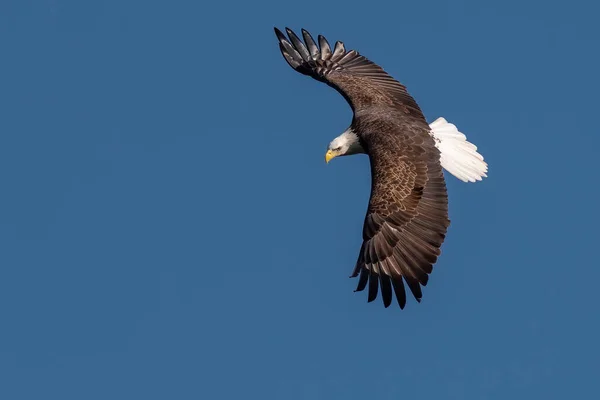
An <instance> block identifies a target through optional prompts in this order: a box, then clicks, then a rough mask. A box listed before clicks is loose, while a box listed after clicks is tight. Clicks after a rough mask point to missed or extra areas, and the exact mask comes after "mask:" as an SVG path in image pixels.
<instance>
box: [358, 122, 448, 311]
mask: <svg viewBox="0 0 600 400" xmlns="http://www.w3.org/2000/svg"><path fill="white" fill-rule="evenodd" d="M394 126H396V128H393V127H392V125H385V124H384V125H383V128H382V129H384V130H385V132H378V133H377V134H372V135H366V137H365V139H364V140H365V142H366V145H367V147H368V149H369V158H370V160H371V176H372V183H371V185H372V187H371V198H370V200H369V208H368V211H367V215H366V217H365V223H364V228H363V244H362V247H361V249H360V254H359V256H358V261H357V263H356V267H355V269H354V272H353V274H352V276H353V277H355V276H358V275H359V274H360V278H359V281H358V287H357V289H356V290H357V291H361V290H363V289H365V287H366V286H367V283H368V285H369V294H368V301H373V300H375V298H376V297H377V292H378V287H381V295H382V298H383V303H384V305H385V307H388V306H389V305H390V304H391V301H392V289H393V291H394V292H395V294H396V298H397V300H398V304H399V305H400V308H404V306H405V304H406V294H405V290H404V285H403V283H402V281H403V280H404V282H406V285H407V286H408V287H409V289H410V291H411V292H412V294H413V295H414V297H415V299H417V301H420V299H421V297H422V293H421V287H420V285H423V286H425V285H426V284H427V280H428V274H430V273H431V271H432V269H433V264H434V263H435V262H436V260H437V257H438V256H439V255H440V246H441V245H442V242H443V241H444V238H445V234H446V230H447V228H448V226H449V224H450V220H449V219H448V196H447V193H446V183H445V181H444V176H443V174H442V167H441V165H440V162H439V157H440V156H439V152H438V150H437V149H436V148H435V145H434V143H433V140H431V138H430V137H429V134H428V132H427V130H426V128H423V126H422V125H421V124H420V123H418V122H417V121H414V122H410V121H409V122H405V123H402V124H400V125H399V126H398V125H397V124H395V125H394ZM394 129H396V130H398V131H394ZM399 131H401V132H399Z"/></svg>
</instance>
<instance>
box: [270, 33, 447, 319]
mask: <svg viewBox="0 0 600 400" xmlns="http://www.w3.org/2000/svg"><path fill="white" fill-rule="evenodd" d="M286 32H287V34H288V37H286V36H285V35H284V34H283V33H282V32H280V31H279V30H278V29H277V28H275V33H276V35H277V38H278V39H279V46H280V49H281V52H282V54H283V56H284V57H285V59H286V60H287V62H288V63H289V64H290V66H291V67H292V68H294V69H295V70H296V71H298V72H300V73H303V74H305V75H309V76H311V77H313V78H315V79H317V80H319V81H321V82H325V83H326V84H328V85H329V86H331V87H333V88H335V89H336V90H337V91H338V92H340V93H341V94H342V95H343V96H344V98H346V100H347V101H348V103H350V106H351V107H352V110H353V111H354V117H353V120H352V125H351V129H352V131H354V132H355V133H356V134H357V135H358V137H359V140H360V144H361V145H362V147H363V148H364V150H365V152H366V153H367V154H368V155H369V159H370V163H371V177H372V184H371V197H370V200H369V206H368V209H367V215H366V217H365V222H364V227H363V244H362V246H361V249H360V253H359V256H358V261H357V263H356V267H355V269H354V271H353V273H352V277H356V276H358V277H359V279H358V286H357V289H356V290H357V291H361V290H363V289H365V288H366V287H367V285H368V287H369V290H368V301H373V300H375V298H376V297H377V293H378V290H379V289H380V290H381V295H382V298H383V303H384V305H385V307H388V306H389V305H390V304H391V302H392V291H393V292H394V293H395V295H396V299H397V301H398V304H399V306H400V308H404V306H405V304H406V294H405V289H404V285H403V282H402V281H403V280H404V282H405V283H406V285H407V286H408V288H409V289H410V291H411V292H412V294H413V296H414V297H415V299H417V301H420V299H421V297H422V294H421V285H422V286H425V285H426V284H427V280H428V276H429V274H430V273H431V271H432V268H433V264H434V263H435V262H436V260H437V257H438V256H439V255H440V246H441V245H442V242H443V241H444V237H445V234H446V230H447V228H448V226H449V224H450V220H449V219H448V196H447V194H446V183H445V181H444V175H443V173H442V166H441V164H440V153H439V150H438V149H437V148H436V146H435V143H434V139H433V138H432V137H431V136H430V134H429V131H430V128H429V125H428V124H427V122H426V121H425V118H424V116H423V113H422V112H421V109H420V108H419V106H418V105H417V103H416V102H415V100H414V99H413V98H412V97H411V96H410V94H408V92H407V90H406V88H405V87H404V86H403V85H402V84H401V83H399V82H398V81H396V80H394V79H393V78H392V77H391V76H389V75H388V74H387V73H386V72H384V71H383V69H382V68H381V67H379V66H378V65H376V64H374V63H373V62H371V61H369V60H368V59H366V58H365V57H363V56H361V55H359V54H358V53H357V52H356V51H354V50H350V51H346V50H345V48H344V45H343V43H341V42H337V43H336V44H335V47H334V49H333V50H331V47H330V46H329V43H328V42H327V40H326V39H325V38H324V37H323V36H319V37H318V43H319V44H318V45H317V43H316V42H315V41H314V39H313V38H312V37H311V36H310V34H309V33H308V32H306V31H305V30H302V35H303V37H304V43H303V42H302V41H301V40H300V39H299V38H298V37H297V36H296V35H295V34H294V32H292V31H291V30H289V29H286Z"/></svg>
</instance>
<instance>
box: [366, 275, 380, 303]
mask: <svg viewBox="0 0 600 400" xmlns="http://www.w3.org/2000/svg"><path fill="white" fill-rule="evenodd" d="M378 287H379V278H378V277H377V274H375V273H374V272H372V271H371V274H370V275H369V295H368V298H367V301H368V302H369V303H370V302H372V301H373V300H375V299H376V298H377V288H378Z"/></svg>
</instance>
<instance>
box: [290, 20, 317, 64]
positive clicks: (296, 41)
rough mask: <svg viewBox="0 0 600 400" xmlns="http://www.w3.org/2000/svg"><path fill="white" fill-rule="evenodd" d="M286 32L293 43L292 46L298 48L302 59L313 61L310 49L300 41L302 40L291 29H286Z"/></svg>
mask: <svg viewBox="0 0 600 400" xmlns="http://www.w3.org/2000/svg"><path fill="white" fill-rule="evenodd" d="M285 31H286V32H287V34H288V37H289V38H290V40H291V41H292V44H293V45H294V47H295V48H296V50H297V51H298V53H300V55H301V56H302V59H303V60H304V61H309V60H311V57H310V53H309V52H308V49H307V48H306V46H305V45H304V43H302V41H301V40H300V38H299V37H298V36H297V35H296V34H295V33H294V31H293V30H291V29H290V28H285Z"/></svg>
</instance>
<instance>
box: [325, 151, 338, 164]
mask: <svg viewBox="0 0 600 400" xmlns="http://www.w3.org/2000/svg"><path fill="white" fill-rule="evenodd" d="M335 157H337V154H335V153H334V152H333V151H331V150H327V153H325V162H326V163H328V164H329V161H331V160H332V159H333V158H335Z"/></svg>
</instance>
